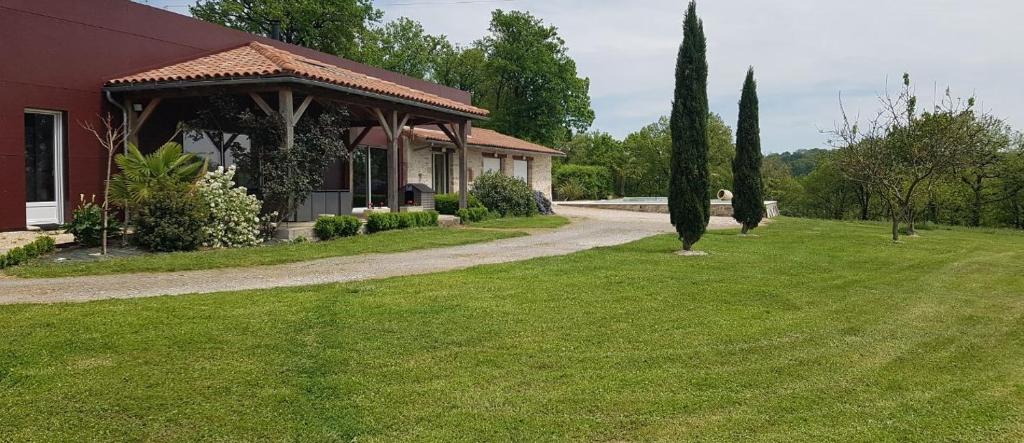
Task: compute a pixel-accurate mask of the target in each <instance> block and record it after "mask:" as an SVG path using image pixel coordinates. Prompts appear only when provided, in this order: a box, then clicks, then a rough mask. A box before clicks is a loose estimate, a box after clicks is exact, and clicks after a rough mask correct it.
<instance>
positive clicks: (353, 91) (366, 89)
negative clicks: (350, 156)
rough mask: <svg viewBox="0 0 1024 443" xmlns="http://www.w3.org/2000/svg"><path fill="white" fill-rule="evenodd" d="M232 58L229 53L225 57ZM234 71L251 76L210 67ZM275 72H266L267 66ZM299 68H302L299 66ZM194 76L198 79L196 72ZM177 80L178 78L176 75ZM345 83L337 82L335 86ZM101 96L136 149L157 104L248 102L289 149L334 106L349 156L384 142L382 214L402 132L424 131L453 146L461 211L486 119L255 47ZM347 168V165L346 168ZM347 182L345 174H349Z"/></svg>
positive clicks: (392, 196) (131, 79)
mask: <svg viewBox="0 0 1024 443" xmlns="http://www.w3.org/2000/svg"><path fill="white" fill-rule="evenodd" d="M232 53H236V54H232ZM224 58H228V59H230V60H231V61H232V62H234V63H235V65H237V64H238V60H239V59H241V60H242V61H246V60H249V59H251V60H249V61H250V62H251V63H252V64H253V65H259V66H254V67H252V69H239V68H238V67H237V66H235V67H233V68H230V69H228V68H226V69H225V70H223V72H218V71H217V70H216V69H214V70H212V72H211V70H210V68H209V67H210V66H217V64H218V63H219V64H226V63H225V61H224V60H222V59H224ZM268 61H269V62H270V64H271V66H277V69H267V66H265V65H267V64H268V63H267V62H268ZM301 64H305V65H309V66H300V65H301ZM197 71H198V72H197ZM183 73H184V74H183ZM339 78H340V79H343V80H344V81H339V80H338V79H339ZM104 90H105V92H106V94H107V96H108V98H110V99H111V100H112V101H115V102H116V103H119V105H120V107H122V108H123V111H124V112H125V117H126V122H127V128H128V131H129V133H128V137H127V140H128V141H129V142H134V143H136V144H137V143H138V142H139V134H140V132H141V131H142V130H143V128H144V127H145V126H146V125H147V123H149V122H152V121H153V119H154V116H155V115H156V114H157V110H158V108H159V107H160V106H161V104H162V103H166V101H167V100H169V99H182V98H188V97H193V98H194V97H203V96H213V95H238V96H248V97H250V98H251V100H252V102H253V104H254V105H255V107H257V108H259V109H260V110H262V112H264V113H266V114H267V115H272V114H274V113H277V114H279V115H280V117H281V119H282V120H283V122H284V124H285V139H284V142H283V144H284V145H283V146H282V149H291V148H292V147H293V146H294V142H295V128H296V124H297V123H298V122H299V121H300V120H301V119H302V118H303V116H305V115H308V113H309V111H310V110H311V109H314V108H315V107H317V106H321V107H322V106H326V105H328V104H337V105H341V106H344V107H345V108H346V109H348V111H349V114H350V116H351V122H350V127H349V128H348V129H347V130H346V140H344V143H345V145H346V146H347V147H348V149H349V151H350V152H351V151H352V150H354V149H355V148H356V147H357V146H358V145H359V144H360V143H361V142H362V141H363V139H364V138H365V137H366V136H367V134H369V132H370V131H371V130H372V129H373V128H377V127H379V128H381V130H382V132H383V133H384V135H385V137H386V138H387V150H388V163H389V164H388V207H389V209H390V210H391V211H398V210H399V207H400V204H401V200H400V198H399V189H400V183H399V169H400V163H399V139H400V137H401V135H402V132H403V128H405V127H407V126H412V127H415V126H431V127H437V128H439V129H440V130H441V131H442V132H444V133H445V134H446V135H447V136H448V137H449V138H450V140H451V142H452V143H453V144H454V145H455V146H456V148H457V151H458V157H459V161H458V167H459V171H460V174H459V196H460V198H459V200H460V203H459V204H460V207H463V208H465V207H466V206H467V191H468V185H467V177H468V173H467V164H466V145H467V139H468V136H469V131H470V129H471V126H472V122H473V121H474V120H480V119H483V118H486V115H487V111H486V110H483V109H479V108H475V107H473V106H471V105H467V104H464V103H460V102H455V101H453V100H450V99H446V98H443V97H439V96H436V95H433V94H429V93H426V92H423V91H418V90H415V89H412V88H409V87H406V86H402V85H397V84H394V83H390V82H384V81H383V80H379V79H376V78H373V77H369V76H365V75H363V74H358V73H354V72H352V71H349V70H347V69H344V68H340V67H337V66H333V65H327V64H324V63H323V62H320V61H316V60H310V59H307V58H305V57H301V56H298V55H295V54H291V53H289V52H287V51H284V50H281V49H278V48H273V47H269V46H267V45H263V44H260V43H255V42H254V43H251V44H250V45H248V46H243V47H241V48H236V49H232V50H228V51H223V52H220V53H216V54H211V55H208V56H204V57H200V58H197V59H194V60H191V61H187V62H183V63H177V64H174V65H169V66H166V67H163V68H158V69H155V70H150V71H146V72H142V73H139V74H134V75H131V76H127V77H123V78H120V79H114V80H111V81H110V82H108V83H107V85H106V86H105V87H104ZM349 164H350V166H349V167H350V168H351V162H349ZM350 176H351V175H350Z"/></svg>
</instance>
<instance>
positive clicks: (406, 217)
mask: <svg viewBox="0 0 1024 443" xmlns="http://www.w3.org/2000/svg"><path fill="white" fill-rule="evenodd" d="M428 226H437V212H436V211H423V212H371V213H370V215H367V216H366V232H370V233H373V232H381V231H391V230H395V229H406V228H424V227H428Z"/></svg>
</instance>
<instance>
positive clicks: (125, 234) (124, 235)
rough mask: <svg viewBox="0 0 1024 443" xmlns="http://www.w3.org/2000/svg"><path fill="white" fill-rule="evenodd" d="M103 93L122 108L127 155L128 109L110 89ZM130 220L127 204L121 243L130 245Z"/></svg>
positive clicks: (123, 141)
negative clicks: (115, 98) (115, 97)
mask: <svg viewBox="0 0 1024 443" xmlns="http://www.w3.org/2000/svg"><path fill="white" fill-rule="evenodd" d="M103 93H104V94H103V95H104V96H105V97H106V98H107V101H108V102H110V104H112V105H114V107H116V108H117V109H120V110H121V122H122V124H123V125H124V137H122V138H121V143H122V144H123V145H124V148H123V153H124V154H125V155H127V154H128V131H129V128H128V110H127V109H125V107H124V106H121V104H120V103H118V102H117V100H114V95H113V94H111V92H110V90H109V89H106V90H104V91H103ZM107 186H109V185H107ZM129 220H130V219H129V216H128V205H125V207H124V225H125V226H124V228H123V229H122V230H121V233H122V236H121V245H122V246H127V245H128V229H127V227H128V221H129Z"/></svg>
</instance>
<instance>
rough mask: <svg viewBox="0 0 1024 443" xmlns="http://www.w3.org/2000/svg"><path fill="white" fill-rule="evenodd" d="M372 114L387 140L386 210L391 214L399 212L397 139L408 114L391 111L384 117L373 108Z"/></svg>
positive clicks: (382, 112)
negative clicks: (378, 121) (378, 122)
mask: <svg viewBox="0 0 1024 443" xmlns="http://www.w3.org/2000/svg"><path fill="white" fill-rule="evenodd" d="M373 113H374V114H375V115H376V116H377V119H378V120H380V125H381V128H382V129H383V130H384V135H385V136H386V137H387V139H388V208H389V209H390V210H391V212H399V209H400V207H401V202H402V200H401V199H400V198H398V189H399V188H398V185H399V184H398V167H399V162H398V139H399V137H401V136H402V128H404V127H405V123H406V122H408V121H409V114H404V115H402V114H399V113H398V111H397V110H396V111H391V113H390V114H388V115H384V111H381V110H380V108H373Z"/></svg>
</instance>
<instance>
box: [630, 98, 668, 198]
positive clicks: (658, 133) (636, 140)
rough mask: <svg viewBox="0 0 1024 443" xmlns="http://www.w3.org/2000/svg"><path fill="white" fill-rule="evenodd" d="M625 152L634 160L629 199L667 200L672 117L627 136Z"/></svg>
mask: <svg viewBox="0 0 1024 443" xmlns="http://www.w3.org/2000/svg"><path fill="white" fill-rule="evenodd" d="M622 146H623V149H624V150H625V151H626V152H628V156H629V158H630V160H631V164H630V165H629V179H628V180H627V182H626V192H625V193H624V194H625V195H631V196H645V197H650V196H665V195H667V193H668V182H669V177H670V176H671V174H672V170H671V164H672V163H671V160H672V133H671V131H670V130H669V119H668V117H661V118H660V119H658V121H657V122H655V123H651V124H649V125H647V126H644V127H643V128H640V130H639V131H636V132H634V133H632V134H629V135H627V136H626V139H625V140H623V142H622Z"/></svg>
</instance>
